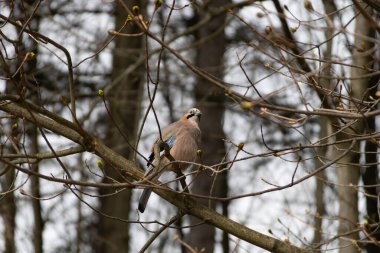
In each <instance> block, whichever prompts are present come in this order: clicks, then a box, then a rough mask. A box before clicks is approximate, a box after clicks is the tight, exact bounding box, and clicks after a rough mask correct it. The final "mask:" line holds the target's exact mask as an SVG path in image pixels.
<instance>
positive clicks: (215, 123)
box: [187, 0, 229, 253]
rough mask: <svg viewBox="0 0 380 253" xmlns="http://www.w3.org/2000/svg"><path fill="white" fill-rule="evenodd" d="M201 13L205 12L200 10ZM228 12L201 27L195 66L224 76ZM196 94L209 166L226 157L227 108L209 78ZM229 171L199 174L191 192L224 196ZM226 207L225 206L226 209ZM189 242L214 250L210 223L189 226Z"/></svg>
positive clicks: (204, 154) (202, 81) (201, 81)
mask: <svg viewBox="0 0 380 253" xmlns="http://www.w3.org/2000/svg"><path fill="white" fill-rule="evenodd" d="M227 3H229V1H226V0H223V1H212V2H210V4H209V5H207V8H213V7H220V6H223V5H225V4H227ZM200 15H201V16H202V15H205V13H204V12H201V13H200ZM225 20H226V14H225V13H224V14H221V15H219V16H216V17H214V18H213V19H212V20H210V22H208V23H207V24H206V25H204V26H203V27H202V28H200V29H199V31H198V34H197V37H198V38H199V39H204V42H203V43H202V44H200V45H199V46H198V48H197V51H196V59H195V62H196V65H197V66H198V67H200V68H201V69H204V70H205V71H207V72H209V73H211V74H213V75H215V76H217V77H219V78H221V79H223V71H224V66H223V63H224V59H223V56H224V52H225V47H226V40H225V35H224V29H223V26H224V23H225ZM195 97H196V100H197V103H198V105H197V106H198V107H199V109H200V110H201V111H202V114H203V115H204V119H205V120H202V121H201V123H200V128H201V130H202V144H201V149H202V162H203V163H204V164H206V165H213V164H217V163H219V162H220V161H221V160H222V159H223V157H224V156H225V152H226V151H225V147H224V142H223V139H224V138H225V134H224V131H223V115H224V111H225V105H224V100H225V99H224V93H222V92H221V91H220V90H216V89H215V88H214V87H213V86H212V85H211V84H210V83H208V81H207V80H205V79H202V78H198V80H197V84H196V86H195ZM226 177H227V174H226V173H221V174H218V175H217V176H216V177H211V176H209V175H206V174H203V173H201V174H199V175H198V176H197V178H196V180H195V182H194V184H193V186H192V189H191V192H193V193H195V194H202V195H206V196H208V195H217V196H225V195H226V194H227V192H226V191H227V187H228V186H227V180H226ZM199 202H200V203H202V204H204V205H206V206H209V207H210V208H212V209H215V206H216V203H215V202H214V201H210V202H209V201H208V200H199ZM226 209H227V207H226V206H225V207H224V210H225V211H226ZM190 220H191V224H198V223H200V222H201V221H200V220H199V219H197V218H195V217H191V219H190ZM224 240H226V241H224V246H223V247H224V250H226V249H227V248H228V237H227V236H226V235H225V236H224ZM187 242H188V243H189V245H190V246H191V247H193V248H196V249H198V250H204V251H202V252H205V253H211V252H214V244H215V228H214V227H213V226H210V225H208V224H202V225H199V226H195V227H192V228H191V229H190V232H189V235H188V238H187Z"/></svg>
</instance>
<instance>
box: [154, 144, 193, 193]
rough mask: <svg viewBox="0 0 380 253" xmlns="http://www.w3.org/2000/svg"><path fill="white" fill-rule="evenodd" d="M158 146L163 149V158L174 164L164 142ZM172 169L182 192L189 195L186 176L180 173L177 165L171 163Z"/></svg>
mask: <svg viewBox="0 0 380 253" xmlns="http://www.w3.org/2000/svg"><path fill="white" fill-rule="evenodd" d="M160 144H161V145H162V146H161V147H162V148H163V149H164V155H165V157H166V158H167V159H168V160H169V161H171V162H175V159H174V157H173V156H172V155H171V154H170V148H169V146H168V144H167V143H166V142H161V143H160ZM173 167H174V172H175V173H176V175H177V178H178V179H179V182H180V183H181V187H182V189H183V191H184V192H187V193H190V192H189V187H188V186H187V184H186V176H185V174H183V173H182V171H181V168H180V165H179V164H178V163H173Z"/></svg>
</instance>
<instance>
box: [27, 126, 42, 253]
mask: <svg viewBox="0 0 380 253" xmlns="http://www.w3.org/2000/svg"><path fill="white" fill-rule="evenodd" d="M30 127H31V129H30V133H29V138H30V142H31V143H30V153H32V154H36V153H38V150H39V148H38V134H37V128H36V126H30ZM31 169H32V170H33V171H35V172H37V173H38V172H39V169H38V165H37V164H32V165H31ZM30 182H31V194H32V196H33V197H34V198H33V199H31V201H32V208H33V218H34V227H33V247H34V252H35V253H42V252H43V237H42V234H43V231H44V222H43V220H42V209H41V201H40V198H41V194H40V179H39V177H35V176H32V177H31V178H30Z"/></svg>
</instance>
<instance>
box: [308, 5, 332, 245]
mask: <svg viewBox="0 0 380 253" xmlns="http://www.w3.org/2000/svg"><path fill="white" fill-rule="evenodd" d="M323 5H324V8H325V13H326V14H330V15H329V16H327V17H326V19H327V18H328V19H329V20H326V25H327V27H328V28H329V29H326V31H325V38H326V40H328V39H329V38H331V37H332V35H333V27H331V25H332V24H333V22H334V18H335V11H336V6H335V3H334V1H331V0H324V1H323ZM332 50H333V40H332V39H330V40H328V41H327V43H326V50H325V51H324V52H323V59H324V60H326V61H329V60H331V55H332ZM321 72H322V75H323V76H331V66H326V67H324V68H323V70H322V71H321ZM319 84H320V85H321V86H322V87H324V88H326V89H329V90H332V89H333V86H332V85H331V79H328V78H321V79H320V80H319ZM324 99H327V101H328V104H330V105H331V106H333V105H332V104H333V101H332V99H331V97H329V96H326V97H325V98H324ZM330 124H331V122H330V120H329V119H328V118H327V117H320V121H319V125H320V131H319V139H323V141H322V142H321V143H320V144H322V145H323V144H326V143H327V142H328V141H329V140H330V139H325V137H327V136H330V135H331V130H332V129H331V125H330ZM327 151H328V149H327V147H325V146H324V147H321V148H319V149H318V150H317V155H318V158H317V159H315V168H316V169H318V168H320V167H321V166H323V165H324V159H325V157H326V156H327ZM325 178H326V172H325V171H321V172H320V173H318V174H317V175H316V178H315V179H316V188H315V206H316V214H315V217H314V238H313V244H314V245H319V244H320V243H321V241H322V240H323V236H322V234H323V231H322V229H323V228H322V221H323V219H322V217H323V215H324V214H325V212H326V208H325V203H324V190H325V182H324V179H325ZM315 249H316V250H319V249H320V247H319V246H318V247H316V248H315Z"/></svg>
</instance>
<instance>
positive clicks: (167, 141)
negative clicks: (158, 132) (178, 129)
mask: <svg viewBox="0 0 380 253" xmlns="http://www.w3.org/2000/svg"><path fill="white" fill-rule="evenodd" d="M174 141H175V136H174V135H172V136H170V137H169V138H168V139H167V140H166V141H165V142H166V144H168V146H169V148H170V149H171V148H172V147H173V144H174Z"/></svg>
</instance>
